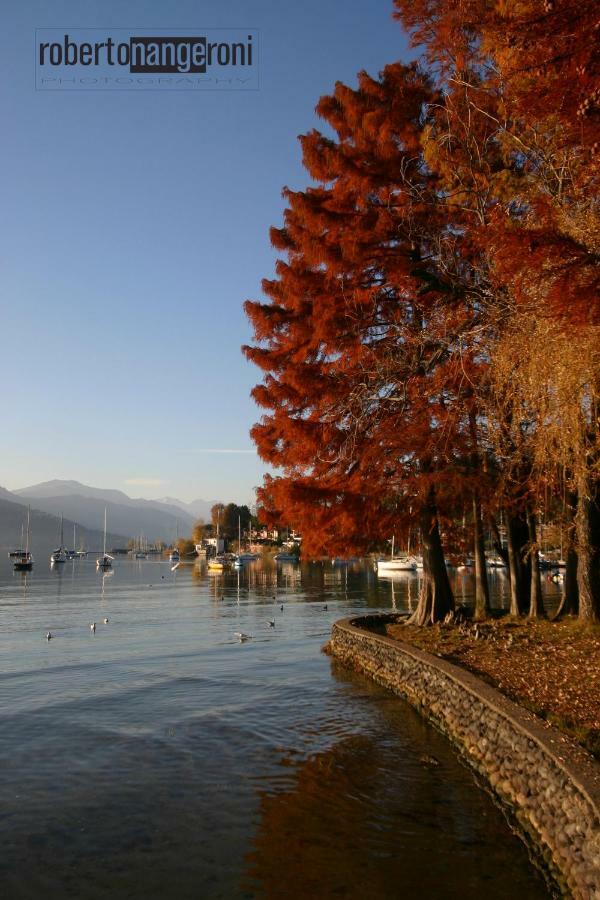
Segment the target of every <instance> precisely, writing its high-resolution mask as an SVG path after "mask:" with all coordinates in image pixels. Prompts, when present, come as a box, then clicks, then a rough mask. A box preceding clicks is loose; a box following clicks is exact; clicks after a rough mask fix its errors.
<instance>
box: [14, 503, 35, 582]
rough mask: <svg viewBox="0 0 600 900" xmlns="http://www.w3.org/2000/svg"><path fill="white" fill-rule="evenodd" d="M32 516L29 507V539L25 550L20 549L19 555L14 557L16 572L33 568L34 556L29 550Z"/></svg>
mask: <svg viewBox="0 0 600 900" xmlns="http://www.w3.org/2000/svg"><path fill="white" fill-rule="evenodd" d="M30 517H31V509H30V507H29V506H28V507H27V541H26V544H25V549H24V550H19V555H18V556H17V557H14V562H13V567H14V569H15V571H16V572H31V570H32V569H33V556H32V555H31V553H30V550H29V538H30V527H29V523H30Z"/></svg>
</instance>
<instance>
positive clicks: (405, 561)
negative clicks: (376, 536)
mask: <svg viewBox="0 0 600 900" xmlns="http://www.w3.org/2000/svg"><path fill="white" fill-rule="evenodd" d="M375 567H376V569H377V573H378V574H386V573H389V572H416V570H417V566H416V563H415V560H414V558H413V557H412V556H394V536H393V535H392V555H391V557H390V559H378V560H377V562H376V564H375Z"/></svg>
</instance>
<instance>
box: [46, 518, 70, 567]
mask: <svg viewBox="0 0 600 900" xmlns="http://www.w3.org/2000/svg"><path fill="white" fill-rule="evenodd" d="M63 544H64V536H63V517H62V516H61V517H60V546H59V547H58V548H57V549H56V550H55V551H54V553H52V554H51V556H50V564H51V565H56V564H57V563H64V562H66V561H67V552H66V550H65V548H64V547H63Z"/></svg>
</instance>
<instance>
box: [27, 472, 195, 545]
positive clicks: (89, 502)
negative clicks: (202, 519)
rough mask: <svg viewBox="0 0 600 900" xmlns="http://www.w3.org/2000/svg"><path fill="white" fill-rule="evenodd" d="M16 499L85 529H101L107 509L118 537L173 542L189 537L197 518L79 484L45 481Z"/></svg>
mask: <svg viewBox="0 0 600 900" xmlns="http://www.w3.org/2000/svg"><path fill="white" fill-rule="evenodd" d="M14 496H15V498H16V499H17V500H18V501H20V502H23V501H26V502H27V503H30V504H31V506H32V507H35V508H36V509H39V510H42V511H43V512H46V513H49V514H51V515H54V516H60V515H61V514H62V515H64V516H65V517H67V518H69V519H70V520H72V521H74V522H79V523H80V524H81V525H82V526H83V527H84V528H86V529H91V530H94V529H99V528H100V529H101V528H102V526H103V521H104V509H105V508H106V511H107V518H108V526H109V528H110V529H111V530H112V531H114V532H116V533H117V534H122V535H128V536H129V537H139V536H140V535H143V536H144V538H146V539H147V540H148V541H151V542H152V541H157V540H159V541H164V542H165V543H171V542H172V541H174V540H175V537H176V534H177V532H179V534H180V535H186V534H190V532H191V530H192V527H193V524H194V521H195V517H194V516H192V515H191V514H190V513H188V512H186V510H185V509H182V508H179V507H178V506H175V505H170V504H165V503H160V502H159V501H154V500H142V499H132V498H131V497H128V496H127V494H124V493H123V492H122V491H118V490H104V489H101V488H93V487H89V486H88V485H84V484H80V483H79V482H78V481H59V480H54V481H46V482H43V483H42V484H36V485H32V486H30V487H26V488H21V489H20V490H18V491H15V492H14Z"/></svg>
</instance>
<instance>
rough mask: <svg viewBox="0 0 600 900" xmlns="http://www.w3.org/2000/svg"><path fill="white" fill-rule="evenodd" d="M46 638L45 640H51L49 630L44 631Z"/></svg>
mask: <svg viewBox="0 0 600 900" xmlns="http://www.w3.org/2000/svg"><path fill="white" fill-rule="evenodd" d="M46 640H47V641H51V640H52V635H51V634H50V632H49V631H48V632H47V633H46Z"/></svg>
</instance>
